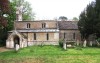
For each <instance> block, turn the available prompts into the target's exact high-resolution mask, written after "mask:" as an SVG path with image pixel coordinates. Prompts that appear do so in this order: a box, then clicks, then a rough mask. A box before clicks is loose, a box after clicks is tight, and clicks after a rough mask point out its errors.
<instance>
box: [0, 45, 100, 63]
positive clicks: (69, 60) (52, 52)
mask: <svg viewBox="0 0 100 63" xmlns="http://www.w3.org/2000/svg"><path fill="white" fill-rule="evenodd" d="M0 63H100V48H88V47H87V48H82V50H77V49H76V48H68V49H67V50H66V51H65V50H63V49H62V48H60V47H59V46H32V47H27V48H23V49H20V50H19V51H18V52H17V53H16V52H15V51H6V52H1V53H0Z"/></svg>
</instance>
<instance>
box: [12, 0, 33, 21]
mask: <svg viewBox="0 0 100 63" xmlns="http://www.w3.org/2000/svg"><path fill="white" fill-rule="evenodd" d="M11 3H12V4H15V5H13V7H15V8H16V7H18V6H21V5H22V6H23V7H22V16H23V20H34V17H35V16H34V15H35V14H34V13H33V12H32V8H31V5H30V4H29V2H27V1H25V0H11ZM14 12H16V10H15V11H14ZM14 14H15V13H14Z"/></svg>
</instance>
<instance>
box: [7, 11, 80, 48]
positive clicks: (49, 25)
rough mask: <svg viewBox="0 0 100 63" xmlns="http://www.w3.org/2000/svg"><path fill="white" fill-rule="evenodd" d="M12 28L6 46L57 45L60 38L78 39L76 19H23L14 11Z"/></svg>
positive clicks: (18, 12) (19, 13)
mask: <svg viewBox="0 0 100 63" xmlns="http://www.w3.org/2000/svg"><path fill="white" fill-rule="evenodd" d="M16 14H17V20H16V21H14V30H12V31H9V32H8V38H7V40H6V47H7V48H15V45H16V44H18V45H19V47H20V48H23V47H27V46H32V45H59V40H60V39H66V40H70V41H75V42H76V41H77V40H78V41H79V40H80V32H79V30H78V26H77V22H78V21H56V20H37V21H23V20H22V14H21V12H20V11H19V10H18V11H16Z"/></svg>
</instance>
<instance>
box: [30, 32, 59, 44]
mask: <svg viewBox="0 0 100 63" xmlns="http://www.w3.org/2000/svg"><path fill="white" fill-rule="evenodd" d="M35 34H36V40H35V39H34V33H28V45H32V44H33V45H34V44H37V45H39V44H42V43H43V44H52V45H53V44H54V45H55V44H58V41H59V33H53V32H52V33H48V40H47V33H43V32H41V33H35Z"/></svg>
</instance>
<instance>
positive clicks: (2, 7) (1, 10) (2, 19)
mask: <svg viewBox="0 0 100 63" xmlns="http://www.w3.org/2000/svg"><path fill="white" fill-rule="evenodd" d="M9 13H10V8H9V1H8V0H0V46H1V45H4V44H5V41H6V38H7V19H6V17H7V15H8V14H9Z"/></svg>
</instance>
